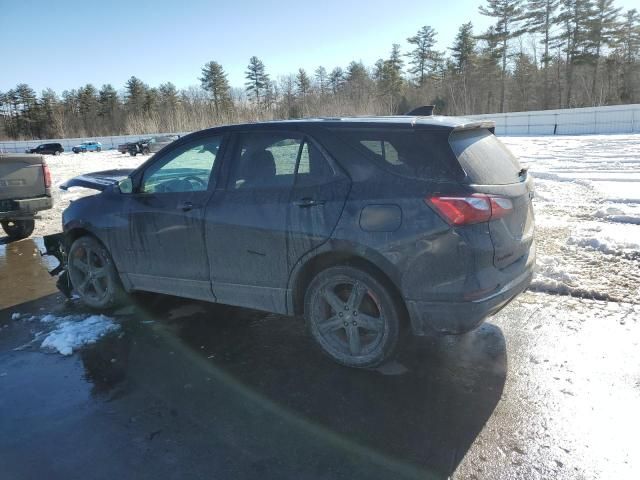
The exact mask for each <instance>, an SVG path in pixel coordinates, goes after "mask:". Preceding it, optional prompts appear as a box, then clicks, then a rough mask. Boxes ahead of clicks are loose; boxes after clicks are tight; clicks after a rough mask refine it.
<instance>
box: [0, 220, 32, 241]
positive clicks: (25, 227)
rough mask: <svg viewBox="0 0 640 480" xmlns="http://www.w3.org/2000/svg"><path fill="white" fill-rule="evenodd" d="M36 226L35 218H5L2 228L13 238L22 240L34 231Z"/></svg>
mask: <svg viewBox="0 0 640 480" xmlns="http://www.w3.org/2000/svg"><path fill="white" fill-rule="evenodd" d="M35 226H36V222H35V220H34V219H28V220H3V221H2V229H3V230H4V231H5V233H6V234H7V235H8V236H9V238H10V239H11V240H22V239H23V238H27V237H28V236H29V235H31V234H32V233H33V229H34V228H35Z"/></svg>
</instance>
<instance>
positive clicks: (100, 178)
mask: <svg viewBox="0 0 640 480" xmlns="http://www.w3.org/2000/svg"><path fill="white" fill-rule="evenodd" d="M131 172H133V169H132V168H121V169H118V170H105V171H103V172H93V173H85V174H84V175H79V176H77V177H73V178H71V179H69V180H67V181H66V182H64V183H62V184H61V185H60V188H61V189H62V190H68V189H69V188H71V187H84V188H92V189H94V190H99V191H103V190H104V189H105V188H107V187H108V186H109V185H113V184H114V183H118V182H119V181H120V180H123V179H125V178H127V177H128V176H129V175H130V174H131Z"/></svg>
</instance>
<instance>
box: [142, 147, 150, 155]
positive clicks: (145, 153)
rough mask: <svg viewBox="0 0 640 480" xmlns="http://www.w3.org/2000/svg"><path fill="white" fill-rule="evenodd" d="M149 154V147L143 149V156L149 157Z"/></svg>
mask: <svg viewBox="0 0 640 480" xmlns="http://www.w3.org/2000/svg"><path fill="white" fill-rule="evenodd" d="M149 152H150V150H149V148H148V147H144V148H143V149H142V154H143V155H149Z"/></svg>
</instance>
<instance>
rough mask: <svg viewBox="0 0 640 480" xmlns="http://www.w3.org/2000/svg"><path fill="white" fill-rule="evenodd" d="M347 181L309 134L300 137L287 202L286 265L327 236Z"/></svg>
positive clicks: (343, 198) (335, 220) (339, 210)
mask: <svg viewBox="0 0 640 480" xmlns="http://www.w3.org/2000/svg"><path fill="white" fill-rule="evenodd" d="M350 187H351V180H350V179H349V177H348V176H347V175H346V174H345V173H344V172H343V171H342V170H341V169H340V168H339V167H338V166H337V165H335V164H334V163H333V162H332V161H331V160H330V157H329V155H328V154H327V153H326V152H325V151H324V149H323V148H322V147H321V146H320V145H319V144H318V143H316V141H315V140H313V139H312V138H311V137H309V136H306V137H304V141H303V143H302V148H301V149H300V153H299V155H298V159H297V169H296V179H295V185H294V188H293V191H292V196H291V202H290V204H289V222H288V235H289V250H288V258H289V264H290V266H291V267H293V266H294V265H295V264H296V263H297V262H298V261H299V260H300V258H301V257H302V256H303V255H305V254H306V253H308V252H309V251H310V250H312V249H314V248H317V247H318V246H320V245H322V244H323V243H324V242H325V241H327V240H328V239H329V237H330V236H331V233H332V232H333V229H334V228H335V226H336V224H337V223H338V220H339V219H340V215H341V214H342V210H343V208H344V204H345V202H346V200H347V196H348V194H349V189H350Z"/></svg>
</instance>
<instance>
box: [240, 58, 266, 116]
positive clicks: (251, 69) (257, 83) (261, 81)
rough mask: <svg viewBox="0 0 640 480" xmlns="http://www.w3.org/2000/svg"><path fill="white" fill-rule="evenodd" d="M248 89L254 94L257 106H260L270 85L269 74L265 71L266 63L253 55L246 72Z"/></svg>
mask: <svg viewBox="0 0 640 480" xmlns="http://www.w3.org/2000/svg"><path fill="white" fill-rule="evenodd" d="M245 78H246V80H247V81H246V83H245V87H246V91H247V92H248V93H249V94H250V95H253V99H254V101H255V103H256V105H257V106H260V100H261V99H262V98H263V97H264V96H265V94H266V93H267V92H266V89H267V87H268V86H269V75H267V74H266V73H265V68H264V63H262V60H260V59H259V58H258V57H256V56H253V57H251V58H250V59H249V65H248V66H247V70H246V72H245Z"/></svg>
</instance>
